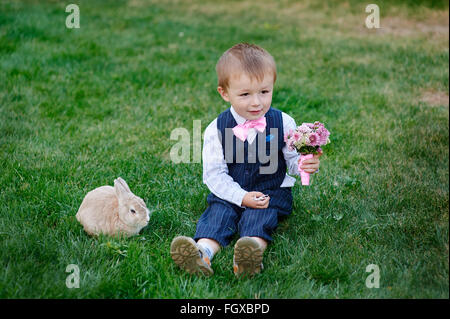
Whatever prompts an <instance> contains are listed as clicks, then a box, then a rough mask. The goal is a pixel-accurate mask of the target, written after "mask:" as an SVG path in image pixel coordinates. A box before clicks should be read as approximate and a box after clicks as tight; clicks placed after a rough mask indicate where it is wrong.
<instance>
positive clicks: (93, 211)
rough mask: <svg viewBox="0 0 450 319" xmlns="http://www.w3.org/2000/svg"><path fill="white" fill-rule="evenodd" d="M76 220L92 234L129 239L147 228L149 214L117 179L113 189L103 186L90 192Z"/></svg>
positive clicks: (141, 203) (121, 180)
mask: <svg viewBox="0 0 450 319" xmlns="http://www.w3.org/2000/svg"><path fill="white" fill-rule="evenodd" d="M76 218H77V220H78V221H79V222H80V223H81V225H83V227H84V230H85V231H86V232H87V233H88V234H89V235H99V234H100V233H102V234H105V235H110V236H116V235H125V236H126V237H130V236H133V235H136V234H138V233H139V231H140V230H141V229H142V228H144V227H145V226H147V224H148V221H149V220H150V211H149V210H148V209H147V206H146V205H145V203H144V201H143V200H142V199H141V198H140V197H138V196H136V195H134V194H133V193H132V192H131V190H130V188H129V187H128V185H127V183H126V182H125V181H124V180H123V179H122V178H120V177H118V178H117V179H115V180H114V187H112V186H100V187H98V188H96V189H94V190H92V191H90V192H89V193H87V194H86V196H85V197H84V199H83V202H82V203H81V206H80V208H79V209H78V212H77V214H76Z"/></svg>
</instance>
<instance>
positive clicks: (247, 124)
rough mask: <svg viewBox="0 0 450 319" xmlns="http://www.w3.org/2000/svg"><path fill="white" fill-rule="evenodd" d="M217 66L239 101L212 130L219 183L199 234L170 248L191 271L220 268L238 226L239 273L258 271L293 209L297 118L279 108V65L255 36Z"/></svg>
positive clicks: (210, 145) (208, 139) (213, 172)
mask: <svg viewBox="0 0 450 319" xmlns="http://www.w3.org/2000/svg"><path fill="white" fill-rule="evenodd" d="M216 72H217V76H218V88H217V91H218V92H219V94H220V95H221V97H222V98H223V99H224V100H225V101H226V102H228V103H230V104H231V107H230V108H229V109H228V110H226V111H224V112H222V113H221V114H220V115H219V116H218V117H217V119H215V120H214V121H213V122H211V124H210V125H209V126H208V127H207V128H206V130H205V134H204V147H203V154H202V156H203V181H204V183H205V184H206V185H207V186H208V188H209V190H210V191H211V194H209V195H208V198H207V201H208V204H209V206H208V208H207V209H206V210H205V212H204V213H203V215H202V216H201V217H200V219H199V221H198V223H197V230H196V234H195V236H194V239H192V238H189V237H185V236H179V237H176V238H174V240H173V241H172V244H171V248H170V253H171V256H172V259H173V260H174V262H175V263H176V264H177V265H178V266H180V267H181V268H182V269H184V270H186V271H187V272H189V273H199V274H204V275H212V274H213V270H212V268H211V260H212V258H213V256H214V255H215V254H216V253H217V252H218V251H219V249H220V247H221V246H227V245H228V244H229V243H230V241H231V237H232V236H233V235H234V233H235V232H236V231H238V232H239V233H240V236H241V238H240V239H239V240H238V241H237V242H236V244H235V246H234V257H233V269H234V273H235V275H236V276H239V275H252V274H256V273H259V272H260V271H261V270H262V268H263V265H262V259H263V252H264V250H265V249H266V247H267V244H268V242H270V241H271V240H272V237H271V234H272V232H273V231H274V230H275V228H276V227H277V222H278V217H280V216H286V215H289V214H290V213H291V211H292V193H291V188H292V186H294V183H295V178H293V177H292V176H289V175H288V174H287V173H286V171H287V170H288V171H289V173H291V174H294V175H299V173H298V168H297V165H298V160H299V155H298V154H297V153H296V152H295V151H289V150H288V149H287V146H286V145H285V143H284V140H283V136H284V134H285V132H288V131H289V130H291V129H295V128H296V124H295V121H294V120H293V119H292V118H291V117H290V116H288V115H287V114H285V113H283V112H281V111H279V110H276V109H274V108H271V102H272V92H273V86H274V83H275V80H276V66H275V61H274V59H273V57H272V56H271V55H270V54H269V53H268V52H267V51H265V50H264V49H263V48H261V47H258V46H256V45H251V44H247V43H240V44H237V45H235V46H233V47H232V48H230V49H229V50H227V51H226V52H225V53H224V54H223V55H222V57H221V58H220V59H219V61H218V62H217V65H216ZM230 130H232V132H231V137H230ZM268 150H269V151H268ZM268 155H269V156H268ZM320 155H321V154H319V155H317V156H314V158H312V159H309V160H305V161H304V164H303V166H302V167H301V168H302V169H304V170H305V171H306V172H308V173H314V172H316V171H317V170H318V169H319V157H320ZM268 157H269V158H270V160H269V161H267V159H268ZM267 162H269V163H268V165H267Z"/></svg>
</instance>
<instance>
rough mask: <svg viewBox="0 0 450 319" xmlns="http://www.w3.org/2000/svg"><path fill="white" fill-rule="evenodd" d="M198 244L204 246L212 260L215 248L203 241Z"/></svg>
mask: <svg viewBox="0 0 450 319" xmlns="http://www.w3.org/2000/svg"><path fill="white" fill-rule="evenodd" d="M197 245H199V246H200V247H202V248H203V251H204V252H205V254H206V256H207V257H208V258H209V261H211V260H212V259H213V257H214V250H213V248H212V247H211V246H210V245H208V244H207V243H204V242H201V243H197Z"/></svg>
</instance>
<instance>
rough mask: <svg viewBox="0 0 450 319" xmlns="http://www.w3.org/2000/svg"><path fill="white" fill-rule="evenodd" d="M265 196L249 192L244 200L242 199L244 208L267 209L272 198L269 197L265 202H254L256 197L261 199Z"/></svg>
mask: <svg viewBox="0 0 450 319" xmlns="http://www.w3.org/2000/svg"><path fill="white" fill-rule="evenodd" d="M261 196H264V194H263V193H261V192H248V193H247V194H245V196H244V198H243V199H242V206H245V207H249V208H267V207H269V200H270V197H269V196H267V197H266V198H265V199H264V200H261V201H259V200H254V197H261Z"/></svg>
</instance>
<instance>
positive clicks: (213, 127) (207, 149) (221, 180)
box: [202, 106, 300, 206]
mask: <svg viewBox="0 0 450 319" xmlns="http://www.w3.org/2000/svg"><path fill="white" fill-rule="evenodd" d="M230 111H231V114H232V115H233V117H234V119H235V120H236V123H237V124H238V125H239V124H242V123H244V122H245V121H246V119H245V118H243V117H242V116H240V115H239V114H237V113H236V111H235V110H234V108H233V106H231V108H230ZM282 120H283V131H284V132H289V130H291V129H293V130H295V129H296V128H297V125H296V124H295V121H294V119H293V118H292V117H290V116H289V115H287V114H286V113H284V112H282ZM257 134H258V132H257V131H256V130H255V129H254V128H250V129H249V131H248V136H247V141H248V143H249V144H252V142H253V141H254V140H255V138H256V136H257ZM282 152H283V155H284V159H285V160H286V165H287V168H288V172H289V174H292V175H297V176H299V175H300V174H299V172H298V168H297V167H298V159H299V156H300V155H299V154H298V153H297V152H296V151H295V150H293V151H289V150H288V148H287V146H286V145H285V146H284V147H283V149H282ZM202 160H203V183H205V184H206V186H208V188H209V190H210V191H211V192H212V193H213V194H214V195H216V196H217V197H219V198H221V199H223V200H226V201H228V202H230V203H233V204H236V205H238V206H241V204H242V199H243V198H244V196H245V194H246V193H247V191H245V190H244V189H242V188H241V186H240V185H239V184H238V183H236V182H235V181H234V180H233V178H232V177H231V176H230V175H228V166H227V163H226V161H225V156H224V154H223V148H222V142H221V141H220V140H219V135H218V133H217V118H216V119H215V120H214V121H212V122H211V123H210V124H209V125H208V127H207V128H206V129H205V133H204V142H203V151H202ZM295 181H296V179H295V178H294V177H292V176H290V175H288V174H287V173H286V176H285V178H284V180H283V183H282V184H281V187H292V186H294V184H295Z"/></svg>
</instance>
